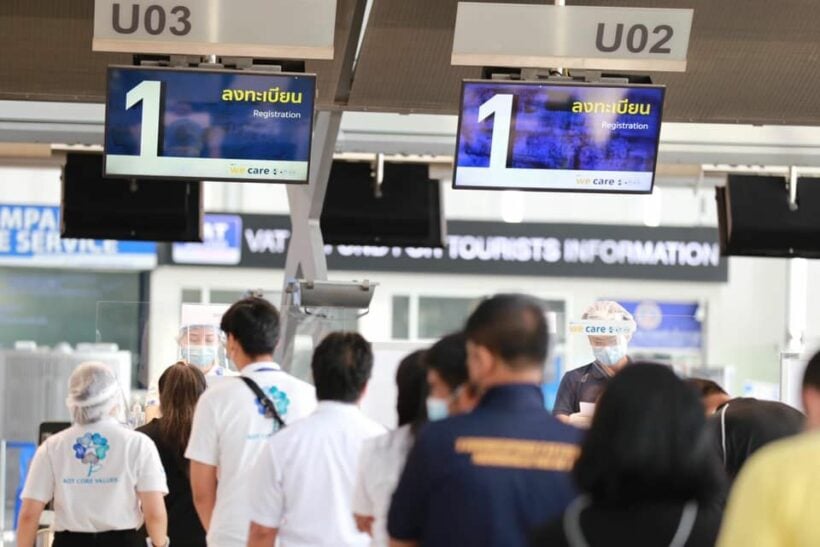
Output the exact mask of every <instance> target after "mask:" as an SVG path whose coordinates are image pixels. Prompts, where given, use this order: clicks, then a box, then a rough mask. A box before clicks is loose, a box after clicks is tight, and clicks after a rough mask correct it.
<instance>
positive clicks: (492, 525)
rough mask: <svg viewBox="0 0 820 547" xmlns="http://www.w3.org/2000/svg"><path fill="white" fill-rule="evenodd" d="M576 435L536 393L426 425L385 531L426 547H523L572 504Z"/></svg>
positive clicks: (507, 392) (505, 395) (527, 391)
mask: <svg viewBox="0 0 820 547" xmlns="http://www.w3.org/2000/svg"><path fill="white" fill-rule="evenodd" d="M580 439H581V432H580V431H579V430H577V429H575V428H573V427H570V426H568V425H564V424H562V423H560V422H558V420H556V419H555V418H553V417H552V416H551V415H550V414H549V412H547V411H546V410H545V409H544V398H543V395H542V393H541V390H540V388H539V387H538V386H534V385H507V386H501V387H496V388H493V389H490V390H489V391H488V392H487V393H486V394H485V395H484V397H482V399H481V402H480V403H479V405H478V407H477V408H476V409H475V410H474V411H473V412H472V413H470V414H465V415H462V416H455V417H453V418H449V419H446V420H442V421H440V422H434V423H431V424H428V425H427V427H425V428H424V430H422V432H421V433H420V435H419V438H418V440H417V441H416V444H415V446H414V447H413V450H412V451H411V452H410V455H409V457H408V459H407V464H406V466H405V469H404V473H403V474H402V476H401V479H400V481H399V485H398V487H397V488H396V492H395V494H394V495H393V503H392V504H391V506H390V513H389V516H388V531H389V532H390V536H391V537H392V538H394V539H397V540H403V541H418V542H419V543H420V544H421V545H423V546H425V547H427V546H430V547H439V546H440V547H455V546H469V547H483V546H487V547H489V546H494V547H526V546H528V545H529V538H530V537H531V534H532V532H533V530H534V529H535V528H537V527H538V526H539V525H541V524H544V523H545V522H547V521H549V520H550V519H553V518H556V517H558V516H560V515H561V513H563V511H564V509H565V508H566V507H567V505H568V504H569V503H570V501H572V499H573V498H574V497H575V490H574V488H573V486H572V481H571V478H570V476H569V474H568V472H569V471H570V469H571V468H572V465H573V464H574V463H575V460H576V458H577V456H578V452H579V447H578V443H579V442H580Z"/></svg>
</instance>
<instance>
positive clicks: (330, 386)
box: [310, 332, 373, 403]
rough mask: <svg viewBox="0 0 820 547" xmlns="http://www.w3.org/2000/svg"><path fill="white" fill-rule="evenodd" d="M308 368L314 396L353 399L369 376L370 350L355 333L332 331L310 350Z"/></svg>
mask: <svg viewBox="0 0 820 547" xmlns="http://www.w3.org/2000/svg"><path fill="white" fill-rule="evenodd" d="M310 368H311V370H312V371H313V381H314V383H315V384H316V398H317V399H319V400H320V401H341V402H344V403H353V402H355V401H358V400H359V397H361V395H362V391H364V387H365V386H366V385H367V381H368V380H369V379H370V373H371V371H372V370H373V350H372V348H371V347H370V342H368V341H367V340H365V339H364V337H362V335H360V334H358V333H355V332H334V333H332V334H329V335H328V336H327V337H326V338H325V339H324V340H322V342H321V343H320V344H319V346H318V347H317V348H316V350H315V351H314V352H313V360H312V361H311V363H310Z"/></svg>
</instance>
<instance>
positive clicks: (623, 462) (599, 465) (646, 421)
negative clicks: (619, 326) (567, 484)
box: [573, 363, 723, 505]
mask: <svg viewBox="0 0 820 547" xmlns="http://www.w3.org/2000/svg"><path fill="white" fill-rule="evenodd" d="M705 425H706V418H705V416H704V414H703V406H702V405H701V402H700V400H699V399H698V396H697V394H696V393H695V391H694V390H693V389H691V388H690V387H689V386H687V385H686V384H684V382H683V381H682V380H680V379H679V378H678V377H677V376H676V375H675V373H674V372H673V371H672V370H671V369H669V368H667V367H665V366H663V365H658V364H653V363H635V364H633V365H630V366H628V367H626V368H624V369H623V371H621V372H620V373H619V374H617V375H616V376H615V377H614V378H612V380H610V382H609V384H608V385H607V388H606V390H605V391H604V393H603V395H602V396H601V398H600V400H599V401H598V404H597V407H596V409H595V417H594V418H593V419H592V427H591V428H590V430H589V433H588V434H587V436H586V439H585V441H584V443H583V446H582V448H581V456H580V457H579V459H578V461H577V462H576V464H575V468H574V470H573V474H574V476H575V480H576V482H577V484H578V486H579V487H580V489H581V490H582V491H584V492H586V493H587V494H589V495H590V496H591V497H592V499H593V501H594V502H596V503H599V504H610V505H617V504H623V503H631V502H638V501H659V500H669V501H672V500H674V501H685V500H690V499H696V500H699V501H711V500H713V499H714V498H716V497H717V496H718V495H719V492H720V490H721V487H722V484H723V483H722V477H721V472H720V467H719V462H718V461H717V456H716V454H715V453H714V451H713V450H711V449H710V445H709V439H708V436H707V434H706V428H705Z"/></svg>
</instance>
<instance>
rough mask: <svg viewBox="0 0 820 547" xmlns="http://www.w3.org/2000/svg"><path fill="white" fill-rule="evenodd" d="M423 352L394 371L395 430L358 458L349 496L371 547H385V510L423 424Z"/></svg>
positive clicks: (368, 446)
mask: <svg viewBox="0 0 820 547" xmlns="http://www.w3.org/2000/svg"><path fill="white" fill-rule="evenodd" d="M423 357H424V352H423V351H421V350H419V351H416V352H414V353H411V354H410V355H408V356H406V357H405V358H404V359H402V361H401V363H400V364H399V368H398V370H397V371H396V386H397V387H398V400H397V404H396V411H397V412H398V418H399V423H398V425H399V428H398V429H396V430H394V431H391V432H390V433H386V434H384V435H380V436H378V437H374V438H373V439H369V440H367V441H365V443H364V444H363V445H362V451H361V456H360V457H359V471H358V475H357V477H356V489H355V493H354V495H353V516H354V518H355V520H356V526H357V527H358V529H359V531H361V532H367V533H368V534H370V535H371V537H372V538H373V541H372V543H371V546H372V547H386V546H387V544H388V542H389V540H390V538H389V536H388V535H387V510H388V509H389V507H390V497H391V496H392V495H393V490H395V488H396V483H397V482H398V480H399V474H400V473H401V470H402V468H403V467H404V460H405V458H406V457H407V453H408V452H409V451H410V448H412V446H413V442H414V440H415V435H416V433H417V431H418V429H419V427H421V425H423V424H424V422H425V421H426V419H425V418H426V417H425V415H424V414H425V413H424V400H425V397H426V396H427V389H426V388H427V383H426V380H425V376H426V372H425V368H424V363H423Z"/></svg>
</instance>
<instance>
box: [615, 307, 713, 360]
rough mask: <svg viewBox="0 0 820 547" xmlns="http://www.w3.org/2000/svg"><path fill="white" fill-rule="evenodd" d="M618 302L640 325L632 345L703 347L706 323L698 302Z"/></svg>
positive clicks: (670, 347)
mask: <svg viewBox="0 0 820 547" xmlns="http://www.w3.org/2000/svg"><path fill="white" fill-rule="evenodd" d="M618 303H619V304H621V305H622V306H623V307H624V308H626V310H627V311H629V313H631V314H632V316H633V317H634V318H635V323H636V324H637V327H638V328H637V330H636V331H635V334H634V335H633V336H632V341H631V342H630V343H629V345H630V347H632V348H647V349H680V350H700V349H701V347H702V346H703V323H702V322H701V320H700V319H699V318H700V317H701V315H700V313H699V311H700V310H699V307H700V305H699V304H698V303H697V302H657V301H654V300H641V301H624V300H619V301H618Z"/></svg>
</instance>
